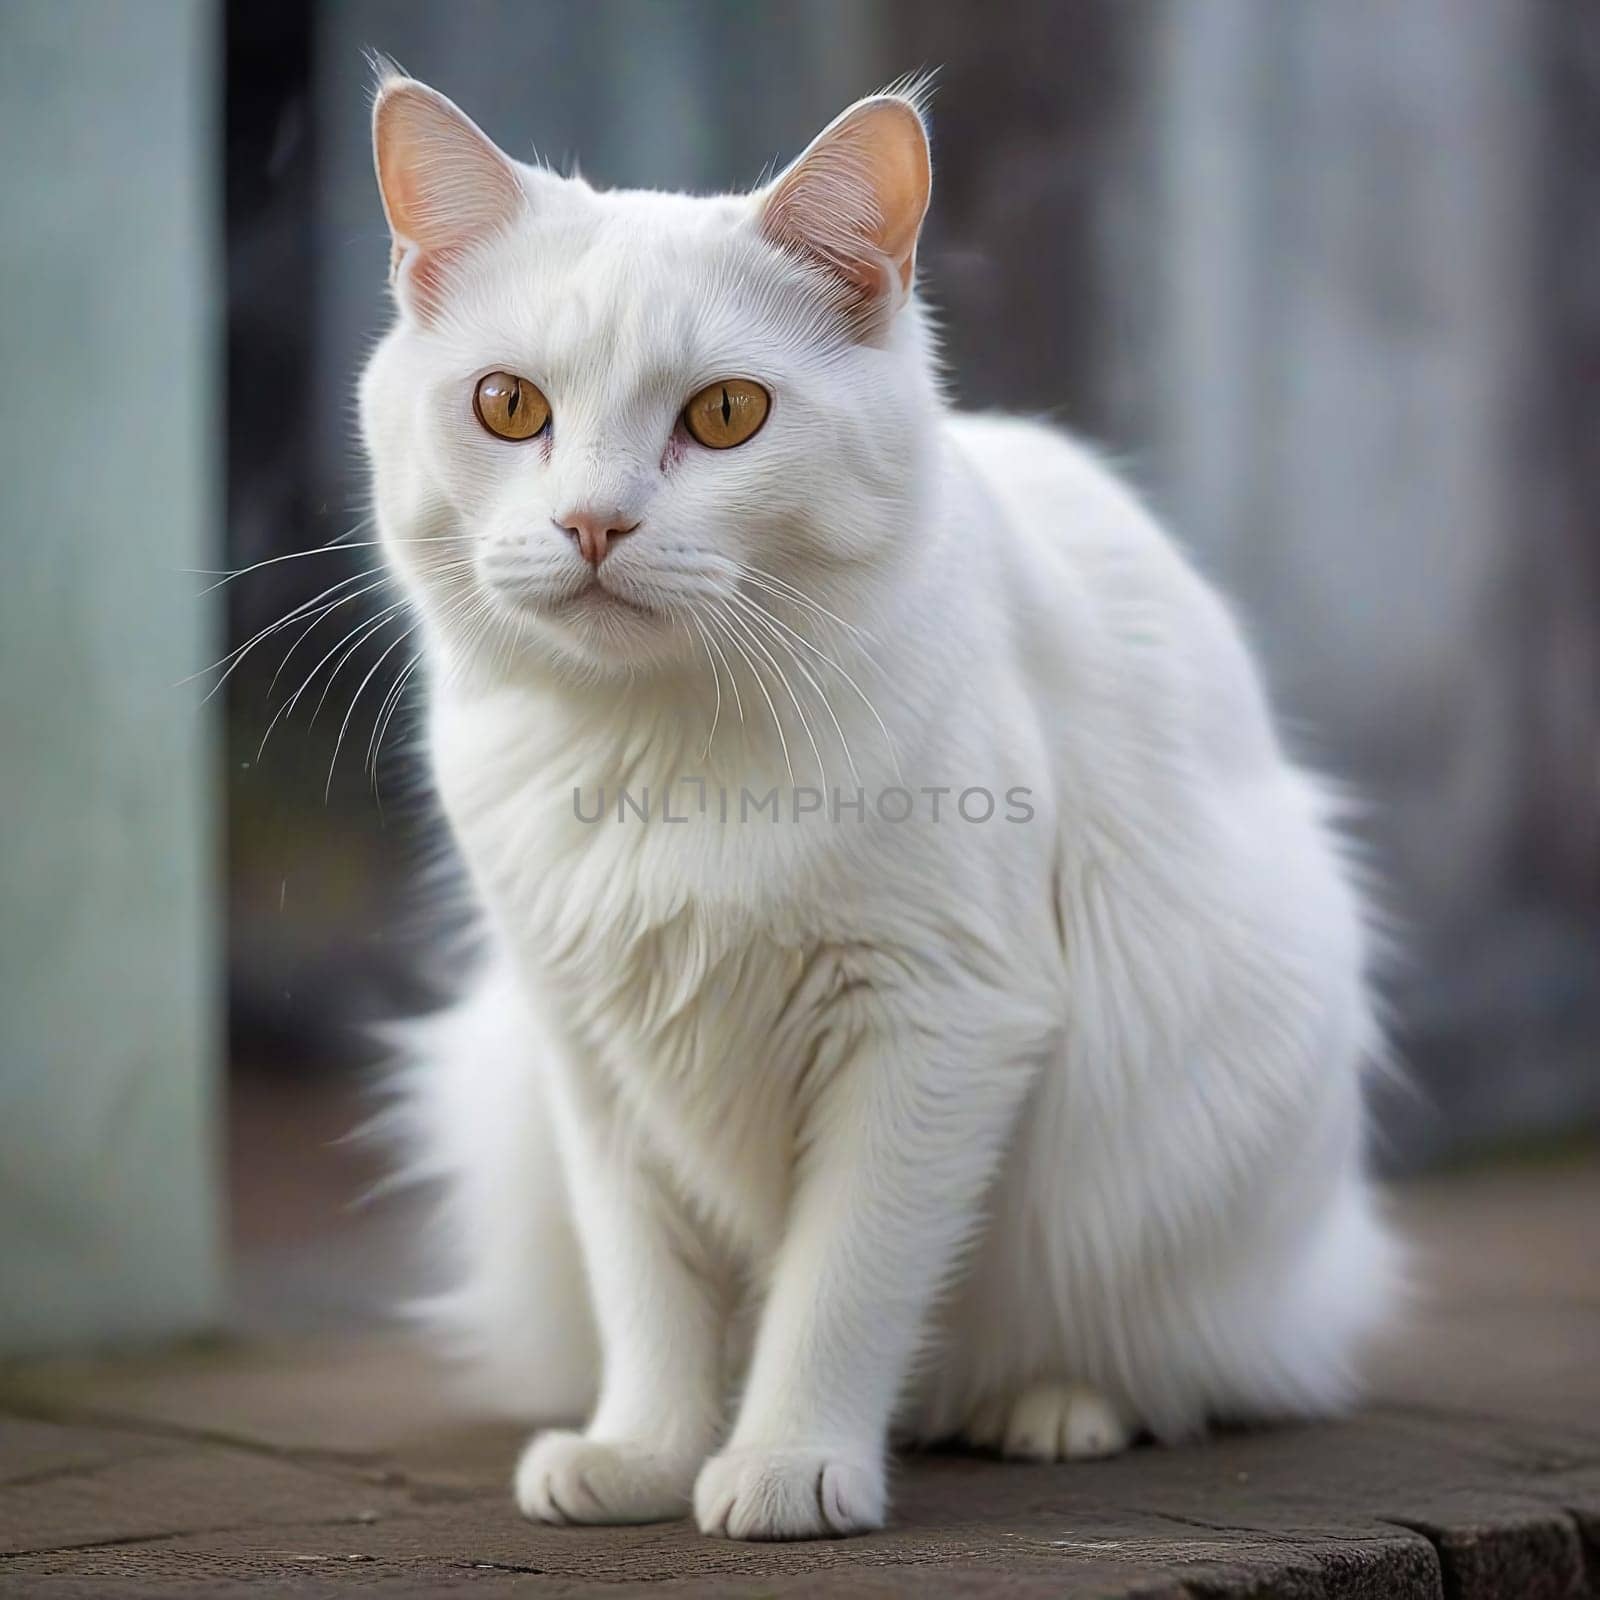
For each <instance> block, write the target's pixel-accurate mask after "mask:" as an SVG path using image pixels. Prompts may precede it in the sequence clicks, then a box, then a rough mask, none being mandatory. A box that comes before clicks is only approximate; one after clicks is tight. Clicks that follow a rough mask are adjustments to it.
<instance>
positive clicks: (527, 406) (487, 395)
mask: <svg viewBox="0 0 1600 1600" xmlns="http://www.w3.org/2000/svg"><path fill="white" fill-rule="evenodd" d="M472 409H473V410H474V411H475V412H476V413H477V414H478V421H479V422H481V423H482V424H483V425H484V427H486V428H487V429H488V430H489V432H490V433H492V434H493V435H494V436H495V438H497V439H531V438H532V437H533V436H534V434H536V433H538V432H539V430H540V429H541V428H542V427H544V425H545V423H547V422H548V421H549V420H550V402H549V401H548V400H546V399H545V397H544V396H543V395H542V394H540V393H539V391H538V390H537V389H535V388H534V386H533V385H532V384H531V383H529V382H528V380H527V379H526V378H518V377H516V376H514V375H513V374H512V373H509V372H491V373H490V374H489V376H488V377H487V378H480V379H479V380H478V387H477V388H476V389H475V390H473V393H472Z"/></svg>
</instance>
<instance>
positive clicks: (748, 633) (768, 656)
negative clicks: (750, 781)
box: [728, 612, 828, 788]
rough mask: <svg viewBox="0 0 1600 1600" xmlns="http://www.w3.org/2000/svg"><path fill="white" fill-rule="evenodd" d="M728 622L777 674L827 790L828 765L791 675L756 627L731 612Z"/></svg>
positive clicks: (818, 774)
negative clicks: (798, 720) (803, 731)
mask: <svg viewBox="0 0 1600 1600" xmlns="http://www.w3.org/2000/svg"><path fill="white" fill-rule="evenodd" d="M728 620H729V621H730V622H732V623H735V624H736V625H738V626H739V628H740V630H741V631H742V632H743V633H744V636H745V638H746V639H748V640H749V641H750V643H751V644H752V645H754V646H755V648H756V649H757V650H758V651H759V652H760V653H761V655H762V657H763V658H764V659H765V660H766V662H767V663H768V665H769V666H770V667H771V668H772V670H773V671H774V672H775V673H777V675H778V682H779V683H781V684H782V685H783V687H784V689H785V690H786V691H787V693H788V696H789V699H790V701H791V702H792V704H793V705H794V710H795V715H796V716H797V717H799V719H800V726H801V727H802V728H804V729H805V734H806V738H807V739H808V740H809V741H810V744H811V753H812V755H814V756H815V757H816V758H817V776H818V777H819V778H820V779H821V781H822V785H823V787H824V788H826V787H827V783H828V765H827V763H826V762H825V761H824V760H823V759H822V751H821V750H820V749H819V748H818V745H817V736H816V734H815V733H813V732H812V731H811V719H810V718H809V717H808V716H807V715H806V713H805V708H804V707H803V706H802V705H801V704H800V697H799V696H798V695H797V694H796V693H795V692H794V685H793V684H792V683H790V682H789V675H788V673H786V672H785V671H784V670H783V664H782V662H780V661H779V660H778V658H777V657H776V656H774V655H773V653H772V652H771V651H770V650H769V649H767V647H766V645H765V644H763V643H762V641H761V638H760V635H759V634H757V632H756V631H755V629H754V627H752V626H751V625H750V624H748V623H746V622H745V621H744V620H743V618H740V617H738V616H736V615H735V614H734V613H733V612H729V613H728ZM790 776H791V780H792V778H793V774H792V773H791V775H790Z"/></svg>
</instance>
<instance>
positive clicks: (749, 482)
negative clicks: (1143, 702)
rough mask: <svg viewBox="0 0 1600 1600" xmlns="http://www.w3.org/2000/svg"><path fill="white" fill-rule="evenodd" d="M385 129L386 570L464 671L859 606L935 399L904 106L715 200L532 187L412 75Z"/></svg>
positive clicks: (389, 91) (858, 118)
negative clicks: (816, 607) (492, 660)
mask: <svg viewBox="0 0 1600 1600" xmlns="http://www.w3.org/2000/svg"><path fill="white" fill-rule="evenodd" d="M373 128H374V145H375V154H376V160H377V170H378V182H379V186H380V189H381V191H382V195H383V203H384V208H385V211H386V213H387V215H388V219H389V225H390V230H391V233H392V236H393V252H392V267H391V281H392V286H393V292H394V298H395V301H396V304H397V311H398V314H397V317H396V320H395V323H394V326H393V327H392V329H391V330H390V332H389V333H388V335H387V336H386V337H385V339H384V340H383V341H382V343H381V344H380V345H379V347H378V349H377V350H376V352H375V353H374V355H373V358H372V360H371V362H370V364H369V366H368V369H367V372H366V374H365V377H364V380H363V384H362V396H361V398H362V421H363V428H364V432H365V436H366V440H367V445H368V448H369V451H370V453H371V457H372V461H373V466H374V471H375V476H376V485H377V504H378V511H379V520H380V526H381V529H382V532H383V535H384V539H385V541H386V544H387V547H388V551H389V555H390V558H391V560H392V561H393V563H394V564H395V565H396V567H397V568H398V569H399V571H400V572H401V574H402V576H403V577H404V578H405V580H406V582H407V584H408V586H409V587H410V588H411V590H412V592H413V595H414V596H415V597H416V598H417V599H418V600H419V601H420V602H421V603H422V605H423V607H424V609H425V611H426V612H427V614H428V616H429V618H430V620H431V621H432V623H433V624H434V626H435V629H436V630H437V633H438V635H439V636H440V637H443V638H445V639H446V640H448V641H449V642H450V645H451V648H452V649H453V650H456V651H460V652H471V651H473V650H475V649H476V650H481V652H483V653H485V654H487V653H489V652H491V651H492V652H494V653H495V656H496V659H499V660H503V661H521V662H523V663H524V664H526V663H527V662H530V661H531V662H537V663H550V662H556V663H560V664H563V665H566V666H568V667H577V668H579V669H582V670H584V671H586V672H590V673H593V672H600V673H611V672H638V671H640V670H642V669H649V668H653V667H659V666H662V665H665V664H668V663H672V662H685V661H687V660H689V659H691V658H700V656H701V652H702V651H703V650H704V649H705V647H706V641H705V638H704V635H709V636H710V638H711V640H712V641H716V640H718V639H720V640H721V641H722V642H723V643H724V645H727V644H730V643H732V642H733V641H735V640H745V641H746V644H747V638H746V636H747V635H748V634H749V633H750V632H752V631H756V630H755V629H754V628H753V627H752V618H753V613H752V612H751V610H750V606H751V605H752V604H754V605H757V606H761V607H763V608H766V609H776V610H779V611H788V610H790V609H791V608H792V607H793V606H796V605H800V604H801V602H800V601H798V600H796V599H795V598H794V594H795V593H796V592H798V593H799V594H802V595H805V596H808V597H810V598H811V599H812V600H813V601H818V600H819V598H820V596H821V595H822V594H826V595H828V596H829V598H828V599H827V601H826V602H825V603H826V606H827V608H828V609H830V610H837V609H844V610H848V609H849V607H850V606H851V604H852V600H853V599H857V600H860V601H861V603H862V604H866V603H867V601H866V597H867V596H868V595H870V593H871V592H873V588H874V585H875V584H876V583H878V582H880V581H881V580H882V579H883V576H884V574H885V573H886V572H887V571H889V570H890V569H891V568H892V566H893V563H894V561H895V559H896V552H897V550H903V547H904V544H905V542H906V541H907V540H909V539H910V538H911V537H912V536H913V531H914V530H913V527H912V525H911V524H912V523H913V520H914V517H915V509H916V505H917V502H918V498H919V487H920V485H921V484H922V482H923V481H924V479H925V477H926V473H927V470H928V469H927V459H926V458H927V452H928V448H929V445H928V441H929V438H930V436H931V426H930V424H931V420H932V417H933V415H934V411H935V407H936V405H937V397H936V392H935V386H934V381H933V378H932V375H931V360H930V356H929V351H928V345H927V337H926V334H925V332H924V329H923V325H922V319H921V316H920V313H919V312H918V310H917V307H916V305H915V302H914V300H913V297H912V282H913V276H914V271H915V260H916V248H917V237H918V232H919V230H920V228H921V225H922V220H923V215H924V213H925V211H926V209H927V203H928V192H929V176H930V174H929V160H928V143H927V136H926V133H925V131H924V128H923V124H922V120H921V116H920V113H919V110H918V107H917V105H916V103H915V100H914V99H913V98H911V97H908V96H905V95H900V94H894V93H888V94H883V95H878V96H874V97H872V98H870V99H867V100H863V101H860V102H859V103H858V104H856V105H854V106H852V107H851V108H850V109H849V110H848V111H846V112H845V113H844V114H843V115H842V116H840V117H839V118H838V119H837V120H835V121H834V122H833V123H832V124H831V125H830V126H829V127H828V128H827V129H825V130H824V131H823V132H822V133H821V134H820V135H819V136H818V138H817V139H816V140H815V141H814V142H813V143H812V144H811V146H810V147H809V149H807V150H806V152H805V153H804V154H803V155H802V156H801V157H800V158H799V159H798V160H797V161H796V162H795V163H794V164H793V165H792V166H790V167H789V168H788V169H787V170H786V171H784V172H783V173H782V174H781V175H780V176H779V177H778V178H776V179H775V180H774V181H773V182H771V183H769V184H767V185H766V186H765V187H763V188H761V189H759V190H757V191H755V192H753V193H751V194H748V195H736V196H719V197H714V198H696V197H690V196H685V195H674V194H658V193H649V192H628V191H616V192H600V191H597V190H595V189H593V188H591V187H590V186H589V185H588V184H587V183H585V182H584V181H582V180H581V179H579V178H575V177H572V178H564V177H561V176H558V175H557V174H555V173H553V172H551V171H548V170H546V169H544V168H540V167H533V166H527V165H524V164H522V163H520V162H517V161H514V160H512V159H511V158H510V157H509V156H507V155H505V154H504V153H503V152H502V151H500V150H499V149H498V148H497V147H496V146H495V145H494V144H493V143H492V142H491V141H490V140H489V139H488V138H487V136H486V135H484V134H483V133H482V132H481V131H480V130H479V129H478V128H477V127H476V126H475V125H474V124H473V123H472V122H471V121H469V120H468V118H467V117H466V116H465V115H463V114H462V112H461V111H459V110H458V109H457V108H456V107H455V106H454V105H452V104H451V103H450V101H448V100H446V99H445V98H444V97H443V96H442V95H440V94H438V93H437V92H435V91H434V90H432V89H430V88H428V87H427V86H425V85H423V84H421V83H417V82H415V81H413V80H410V79H406V78H399V77H390V78H388V79H386V80H385V81H384V82H383V83H382V84H381V85H380V87H379V89H378V93H377V98H376V103H375V107H374V115H373ZM809 614H810V615H812V616H813V617H817V616H820V615H821V612H820V611H813V612H811V613H809Z"/></svg>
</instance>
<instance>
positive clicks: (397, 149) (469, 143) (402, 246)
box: [372, 75, 528, 322]
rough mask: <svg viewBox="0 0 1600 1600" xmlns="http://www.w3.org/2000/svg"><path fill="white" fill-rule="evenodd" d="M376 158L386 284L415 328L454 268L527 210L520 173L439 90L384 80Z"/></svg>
mask: <svg viewBox="0 0 1600 1600" xmlns="http://www.w3.org/2000/svg"><path fill="white" fill-rule="evenodd" d="M372 154H373V160H374V162H375V164H376V166H377V170H378V188H379V190H380V191H381V192H382V194H383V209H384V213H385V215H386V216H387V217H388V219H389V232H390V235H391V237H392V238H393V241H394V248H393V250H392V252H391V254H390V258H389V281H390V283H391V284H392V285H393V287H394V292H395V297H396V299H398V300H399V302H400V304H401V306H402V307H403V308H404V309H405V310H406V311H408V312H410V313H411V314H412V315H413V316H415V317H416V318H417V319H418V320H419V321H422V322H427V321H428V320H430V319H431V318H432V316H433V315H434V313H435V312H436V311H437V309H438V306H439V302H440V298H441V296H442V295H443V293H444V290H445V288H446V286H447V280H448V276H449V271H450V266H451V263H452V261H453V260H454V258H455V257H456V256H457V255H459V254H460V252H461V251H462V250H464V249H466V248H467V247H468V246H469V245H471V244H473V243H475V242H476V241H477V240H480V239H482V238H484V237H486V236H487V235H489V234H491V233H494V232H495V231H497V230H498V229H500V228H502V227H504V226H505V225H506V224H507V223H508V222H510V221H511V220H512V219H513V218H515V217H516V216H517V215H518V213H519V212H520V211H521V210H522V208H523V207H524V206H525V205H526V204H527V198H528V197H527V190H526V189H525V188H524V187H523V182H522V177H521V175H520V173H519V172H518V169H517V166H516V163H515V162H513V161H512V160H511V158H510V157H509V156H508V155H506V154H505V152H504V151H502V150H501V149H500V147H499V146H498V145H496V144H495V142H494V141H493V140H492V139H491V138H490V137H489V136H488V135H487V134H486V133H484V132H483V130H482V129H481V128H479V127H478V125H477V124H476V123H475V122H473V120H472V119H471V118H470V117H468V116H467V115H466V113H465V112H463V111H462V110H460V109H459V107H457V106H456V105H455V104H454V103H453V102H452V101H450V100H447V99H446V98H445V97H444V96H443V95H442V94H440V93H439V92H438V90H436V89H430V88H429V87H428V86H427V84H425V83H418V82H417V81H416V80H415V79H414V78H405V77H400V76H398V75H391V76H388V77H385V78H384V79H383V80H382V81H381V82H380V83H379V85H378V92H377V94H376V95H375V97H374V99H373V103H372Z"/></svg>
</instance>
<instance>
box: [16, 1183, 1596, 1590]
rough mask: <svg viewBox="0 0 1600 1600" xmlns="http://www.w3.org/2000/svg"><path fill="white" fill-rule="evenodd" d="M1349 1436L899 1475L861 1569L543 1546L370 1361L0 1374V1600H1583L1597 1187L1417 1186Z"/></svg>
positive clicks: (159, 1359) (322, 1343)
mask: <svg viewBox="0 0 1600 1600" xmlns="http://www.w3.org/2000/svg"><path fill="white" fill-rule="evenodd" d="M1397 1209H1398V1210H1399V1213H1400V1216H1401V1219H1402V1222H1403V1225H1404V1226H1405V1227H1406V1229H1407V1230H1408V1231H1409V1233H1410V1234H1411V1236H1412V1238H1413V1239H1414V1241H1415V1243H1416V1247H1417V1273H1418V1280H1419V1284H1420V1289H1421V1292H1420V1294H1419V1299H1418V1304H1417V1308H1416V1312H1415V1315H1414V1318H1413V1324H1412V1327H1411V1329H1410V1332H1409V1333H1408V1334H1407V1336H1406V1337H1405V1338H1404V1339H1402V1340H1399V1341H1397V1342H1396V1345H1395V1347H1394V1348H1393V1350H1391V1351H1390V1352H1388V1353H1387V1355H1386V1357H1385V1360H1384V1362H1383V1364H1382V1366H1381V1370H1380V1372H1379V1374H1378V1381H1377V1385H1376V1392H1375V1395H1374V1399H1373V1403H1372V1405H1371V1406H1370V1408H1369V1409H1367V1410H1365V1411H1364V1412H1362V1413H1361V1414H1360V1415H1359V1416H1357V1417H1354V1418H1352V1419H1351V1420H1349V1421H1345V1422H1340V1423H1336V1424H1329V1425H1323V1426H1317V1427H1301V1428H1292V1429H1283V1430H1278V1431H1273V1432H1262V1433H1252V1434H1244V1433H1239V1434H1232V1435H1229V1436H1226V1437H1223V1438H1220V1439H1217V1440H1214V1441H1212V1442H1211V1443H1209V1444H1206V1445H1203V1446H1197V1447H1194V1448H1189V1449H1182V1450H1159V1449H1155V1448H1140V1449H1137V1450H1135V1451H1133V1452H1131V1453H1130V1454H1128V1455H1126V1456H1123V1457H1121V1458H1119V1459H1117V1460H1113V1461H1107V1462H1092V1463H1083V1464H1076V1465H1069V1466H1058V1467H1031V1466H1019V1465H1013V1464H1010V1463H1001V1462H997V1461H992V1460H987V1459H983V1458H981V1457H977V1456H964V1455H957V1454H948V1455H946V1454H938V1455H928V1456H921V1457H916V1458H912V1459H908V1460H906V1461H904V1462H902V1463H901V1464H900V1466H899V1468H898V1471H897V1491H896V1496H895V1502H894V1521H893V1525H892V1526H891V1527H890V1529H889V1530H888V1531H886V1532H884V1533H882V1534H877V1535H873V1536H870V1537H866V1538H860V1539H852V1540H840V1541H829V1542H817V1543H810V1544H797V1545H775V1546H774V1545H769V1546H750V1545H735V1544H728V1543H724V1542H720V1541H714V1540H709V1539H704V1538H701V1537H700V1536H699V1535H698V1534H697V1533H695V1532H694V1531H692V1529H691V1528H690V1527H689V1525H688V1524H686V1523H678V1524H669V1525H662V1526H656V1527H646V1528H629V1529H565V1528H563V1529H550V1528H540V1527H534V1526H530V1525H528V1524H526V1523H524V1522H522V1521H521V1520H520V1519H519V1518H518V1517H517V1516H516V1514H515V1512H514V1510H513V1509H512V1507H511V1505H510V1502H509V1500H508V1497H507V1489H506V1485H507V1478H508V1471H509V1467H510V1464H511V1461H512V1458H513V1453H514V1451H515V1449H516V1446H517V1444H518V1441H519V1431H518V1430H517V1429H515V1428H513V1427H510V1426H507V1425H506V1424H503V1423H498V1422H474V1421H471V1420H469V1419H465V1418H463V1417H462V1415H461V1414H460V1413H459V1411H458V1410H457V1409H456V1407H455V1406H454V1405H453V1404H452V1403H451V1401H450V1400H449V1398H448V1394H447V1388H446V1385H445V1383H444V1381H443V1380H442V1378H441V1375H440V1373H439V1371H438V1369H437V1368H435V1367H433V1366H432V1365H430V1364H429V1362H428V1360H427V1359H426V1358H425V1357H424V1356H423V1355H422V1354H420V1353H419V1352H418V1351H417V1350H415V1349H414V1348H412V1347H411V1346H410V1345H409V1344H408V1343H407V1342H406V1341H404V1340H403V1339H401V1338H400V1337H398V1336H397V1335H394V1334H392V1333H390V1334H385V1333H378V1332H371V1333H369V1332H350V1331H348V1330H347V1331H344V1332H339V1333H325V1334H315V1333H306V1332H302V1333H301V1334H299V1335H298V1336H296V1337H293V1338H289V1337H285V1336H282V1335H278V1336H275V1337H256V1338H253V1339H235V1340H232V1341H229V1342H219V1343H216V1344H212V1345H207V1346H205V1347H189V1348H186V1349H184V1350H181V1351H176V1352H171V1353H168V1354H166V1355H161V1356H152V1357H146V1358H143V1359H125V1360H120V1361H115V1362H103V1363H85V1362H67V1361H56V1362H50V1363H36V1364H33V1365H30V1366H25V1367H14V1368H11V1369H9V1370H4V1371H0V1596H12V1595H29V1596H32V1595H39V1596H44V1597H49V1596H57V1595H58V1596H63V1597H65V1596H82V1595H106V1596H117V1597H129V1600H137V1597H140V1596H144V1595H211V1594H219V1595H231V1594H236V1593H239V1594H262V1595H266V1594H285V1595H311V1596H322V1595H336V1594H343V1593H351V1594H360V1595H372V1596H395V1597H400V1596H431V1595H455V1594H471V1595H482V1596H486V1597H490V1596H499V1595H502V1594H512V1593H515V1594H527V1595H540V1596H543V1595H549V1596H579V1595H585V1596H600V1595H605V1596H617V1597H620V1596H624V1595H629V1594H632V1593H634V1592H635V1591H636V1590H641V1589H643V1588H644V1587H645V1586H646V1585H648V1586H650V1589H651V1592H652V1593H655V1594H660V1595H663V1596H669V1595H682V1596H701V1595H705V1596H710V1597H731V1596H748V1597H755V1596H790V1595H809V1594H836V1595H842V1596H857V1595H859V1596H869V1597H870V1596H880V1595H905V1594H912V1595H917V1596H919V1597H926V1600H939V1597H943V1596H958V1595H973V1596H977V1595H990V1594H994V1595H1001V1596H1034V1595H1037V1596H1051V1597H1072V1596H1139V1597H1142V1600H1156V1597H1162V1600H1201V1597H1215V1596H1236V1595H1253V1596H1305V1597H1327V1600H1332V1597H1335V1596H1339V1597H1342V1596H1371V1597H1382V1600H1406V1597H1411V1596H1447V1597H1451V1600H1480V1597H1491V1596H1493V1597H1508V1600H1545V1597H1550V1600H1555V1597H1571V1596H1583V1595H1600V1157H1597V1156H1596V1155H1595V1154H1594V1153H1592V1152H1591V1153H1589V1154H1588V1155H1586V1156H1584V1157H1581V1158H1576V1157H1575V1158H1572V1159H1569V1160H1564V1161H1562V1162H1560V1163H1557V1164H1553V1165H1549V1166H1544V1167H1522V1168H1515V1169H1510V1168H1508V1169H1497V1170H1490V1171H1484V1172H1478V1173H1473V1174H1469V1175H1464V1176H1457V1177H1451V1178H1441V1179H1435V1180H1431V1181H1429V1182H1426V1183H1423V1184H1419V1185H1414V1186H1412V1187H1411V1188H1409V1189H1408V1190H1407V1191H1405V1192H1404V1193H1403V1195H1402V1196H1401V1197H1400V1200H1399V1202H1398V1207H1397Z"/></svg>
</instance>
